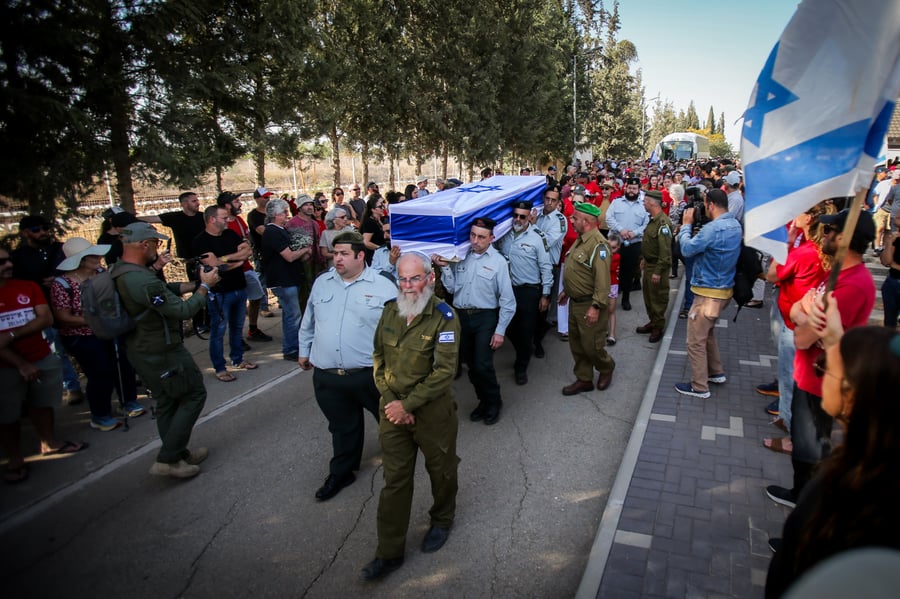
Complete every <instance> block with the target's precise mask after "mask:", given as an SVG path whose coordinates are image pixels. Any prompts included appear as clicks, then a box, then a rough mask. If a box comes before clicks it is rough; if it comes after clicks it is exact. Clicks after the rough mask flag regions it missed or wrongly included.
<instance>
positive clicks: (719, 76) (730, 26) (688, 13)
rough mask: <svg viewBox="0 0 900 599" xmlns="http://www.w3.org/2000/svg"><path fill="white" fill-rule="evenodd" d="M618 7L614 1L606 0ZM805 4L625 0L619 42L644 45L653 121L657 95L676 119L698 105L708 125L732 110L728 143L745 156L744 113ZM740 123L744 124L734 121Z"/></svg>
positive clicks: (790, 0) (641, 56)
mask: <svg viewBox="0 0 900 599" xmlns="http://www.w3.org/2000/svg"><path fill="white" fill-rule="evenodd" d="M605 4H606V8H607V9H611V8H612V1H611V0H607V1H606V2H605ZM798 4H799V2H798V1H795V0H754V2H752V3H751V2H732V3H723V2H721V0H717V1H712V0H692V1H691V2H675V1H673V0H620V4H619V15H620V17H621V22H622V26H621V29H620V30H619V34H618V39H620V40H623V39H627V40H629V41H631V42H632V43H633V44H634V45H635V47H636V48H637V53H638V60H637V64H636V65H635V66H636V67H639V68H640V69H641V71H642V75H643V84H644V89H645V92H644V95H645V97H646V99H647V106H648V109H647V116H648V118H652V116H653V109H652V106H653V105H654V104H655V101H650V100H651V98H654V97H655V96H657V95H659V96H660V98H661V99H662V100H663V102H665V101H666V100H669V101H671V102H672V105H673V106H674V108H675V113H676V114H677V113H678V111H679V110H687V107H688V104H689V103H690V101H691V100H693V101H694V106H695V108H696V109H697V115H698V116H699V117H700V125H701V126H703V125H704V124H705V123H706V117H707V114H708V113H709V107H710V105H712V107H713V110H715V114H716V121H717V122H718V119H719V114H720V113H722V112H724V113H725V139H726V140H727V141H728V142H730V143H731V145H732V146H733V147H734V149H735V150H737V151H740V142H741V122H740V121H738V119H739V118H740V116H741V114H743V112H744V110H745V109H746V108H747V104H748V103H749V101H750V93H751V92H752V91H753V86H754V85H755V83H756V79H757V77H758V76H759V72H760V71H761V70H762V67H763V64H764V63H765V61H766V58H768V56H769V53H770V52H771V50H772V47H773V46H774V45H775V42H777V41H778V38H779V37H780V36H781V33H782V31H784V28H785V26H786V25H787V24H788V21H790V20H791V17H792V16H793V14H794V11H795V10H796V8H797V5H798ZM735 121H737V122H735Z"/></svg>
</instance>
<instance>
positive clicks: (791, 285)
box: [775, 241, 828, 330]
mask: <svg viewBox="0 0 900 599" xmlns="http://www.w3.org/2000/svg"><path fill="white" fill-rule="evenodd" d="M775 275H776V276H777V277H778V281H779V282H778V289H779V291H778V309H779V310H780V311H781V317H782V318H784V324H786V325H787V327H788V328H789V329H791V330H794V323H793V322H791V306H793V305H794V304H795V303H797V302H798V301H800V299H801V298H802V297H803V295H804V294H805V293H806V292H807V291H809V290H810V289H812V288H813V287H816V286H817V285H818V284H819V283H821V282H822V281H823V280H825V277H827V276H828V273H827V272H825V270H824V269H823V268H822V261H821V260H819V248H818V247H817V246H816V244H815V243H813V242H812V241H806V242H804V243H803V244H802V245H800V247H798V248H796V249H792V250H790V253H788V257H787V260H786V261H785V263H784V264H783V265H781V264H779V265H778V266H776V267H775Z"/></svg>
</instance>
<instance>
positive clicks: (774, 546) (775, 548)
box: [769, 538, 783, 553]
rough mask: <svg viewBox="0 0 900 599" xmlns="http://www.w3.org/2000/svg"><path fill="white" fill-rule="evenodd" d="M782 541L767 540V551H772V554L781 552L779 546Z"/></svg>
mask: <svg viewBox="0 0 900 599" xmlns="http://www.w3.org/2000/svg"><path fill="white" fill-rule="evenodd" d="M782 542H783V540H782V539H779V538H774V539H769V549H771V550H772V553H778V552H779V551H781V544H782Z"/></svg>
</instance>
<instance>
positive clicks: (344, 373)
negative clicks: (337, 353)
mask: <svg viewBox="0 0 900 599" xmlns="http://www.w3.org/2000/svg"><path fill="white" fill-rule="evenodd" d="M319 370H321V371H322V372H327V373H328V374H336V375H338V376H347V375H348V374H356V373H357V372H363V371H364V370H372V367H371V366H366V367H364V368H319Z"/></svg>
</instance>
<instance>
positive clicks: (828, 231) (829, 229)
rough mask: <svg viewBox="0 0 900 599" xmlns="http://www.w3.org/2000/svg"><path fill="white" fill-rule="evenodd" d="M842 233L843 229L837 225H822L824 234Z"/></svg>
mask: <svg viewBox="0 0 900 599" xmlns="http://www.w3.org/2000/svg"><path fill="white" fill-rule="evenodd" d="M835 232H836V233H840V232H841V230H840V229H838V228H837V227H835V226H834V225H822V234H823V235H829V234H831V233H835Z"/></svg>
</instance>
